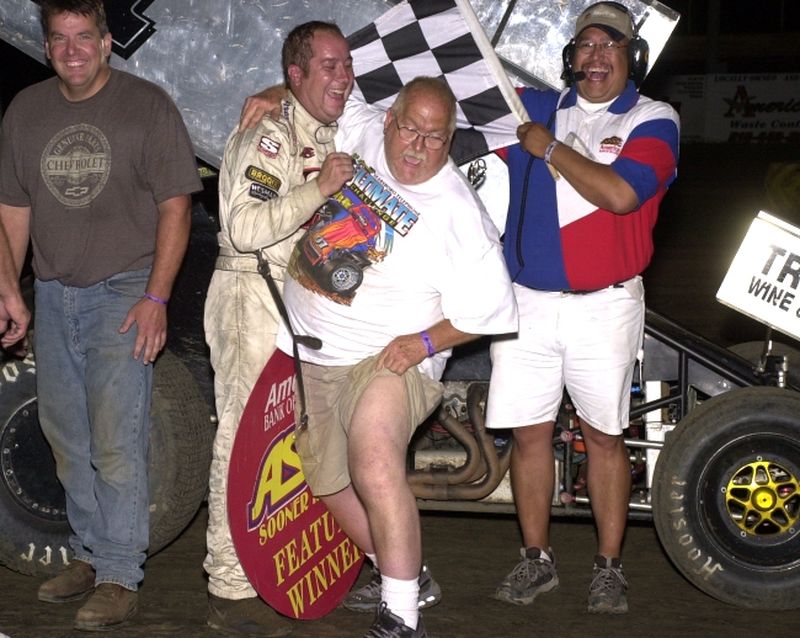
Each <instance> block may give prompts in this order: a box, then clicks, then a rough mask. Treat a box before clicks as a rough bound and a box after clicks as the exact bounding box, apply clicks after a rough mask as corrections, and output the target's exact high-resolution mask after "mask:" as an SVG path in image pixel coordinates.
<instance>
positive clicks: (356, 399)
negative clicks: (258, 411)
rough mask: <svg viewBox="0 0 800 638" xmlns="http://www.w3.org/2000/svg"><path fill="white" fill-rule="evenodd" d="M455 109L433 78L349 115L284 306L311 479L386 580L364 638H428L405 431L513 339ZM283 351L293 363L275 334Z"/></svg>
mask: <svg viewBox="0 0 800 638" xmlns="http://www.w3.org/2000/svg"><path fill="white" fill-rule="evenodd" d="M455 109H456V106H455V98H454V97H453V94H452V92H451V91H450V89H449V87H447V85H446V84H444V83H443V82H441V81H439V80H437V79H434V78H417V79H415V80H414V81H412V82H410V83H409V84H407V85H406V86H405V87H404V88H403V90H402V91H401V93H400V94H399V96H398V98H397V101H396V102H395V104H394V106H393V107H392V108H391V109H390V110H389V111H388V112H384V111H380V110H375V109H372V108H371V107H367V106H365V105H363V104H358V103H353V101H352V100H351V101H350V103H348V107H347V108H346V109H345V113H344V115H343V117H342V119H341V120H340V122H339V123H340V129H339V133H337V138H336V144H337V149H338V150H340V151H344V152H349V153H351V154H352V155H353V160H354V168H353V177H352V179H351V180H349V181H348V182H347V183H346V184H345V186H344V187H343V188H342V190H341V191H340V192H339V193H337V194H336V195H334V196H333V197H332V198H331V200H330V202H329V204H328V205H326V206H325V207H323V208H322V209H320V211H319V212H318V214H317V221H316V223H314V224H313V225H312V227H311V228H310V229H309V231H308V233H307V234H306V236H305V237H304V238H303V239H301V240H300V241H299V242H298V244H297V246H296V248H295V252H294V254H293V256H292V260H291V261H290V264H289V274H290V275H291V277H289V278H287V281H286V285H285V289H284V296H285V302H286V306H287V309H288V311H289V316H290V319H291V323H292V327H293V328H294V330H295V331H296V332H297V333H298V334H304V335H312V336H315V337H318V338H320V339H321V340H322V347H321V348H320V349H319V350H311V349H308V348H306V347H304V346H302V345H299V346H298V347H299V352H300V357H301V359H302V361H303V365H302V372H303V380H304V384H305V390H306V397H307V410H308V426H307V427H305V428H302V427H300V428H298V433H297V449H298V452H299V454H300V458H301V460H302V462H303V470H304V473H305V475H306V479H307V481H308V483H309V486H310V487H311V489H312V491H313V493H314V495H315V496H317V497H319V498H321V499H322V500H323V501H324V502H325V504H326V505H327V507H328V508H329V509H330V510H331V512H332V513H333V515H334V516H335V517H336V520H337V522H338V523H339V524H340V525H341V526H342V528H343V529H344V530H345V532H346V533H347V534H348V535H349V536H350V537H351V538H352V539H353V540H354V541H355V542H356V544H357V545H358V546H359V547H360V548H361V549H362V550H364V551H365V552H366V553H367V554H368V555H370V556H371V558H374V559H375V560H376V561H377V564H378V566H379V568H380V571H381V576H382V580H381V598H382V604H381V606H380V607H379V610H378V614H377V616H376V619H375V623H374V624H373V626H372V628H371V629H370V631H369V632H368V633H367V634H366V636H367V637H371V636H412V637H421V636H425V635H426V634H425V629H424V627H423V624H422V621H421V618H420V617H419V611H418V606H417V596H418V588H419V585H418V580H417V576H418V573H419V570H420V563H421V540H420V524H419V513H418V511H417V507H416V501H415V499H414V495H413V494H412V492H411V489H410V487H409V485H408V482H407V480H406V464H405V462H406V451H407V448H408V443H409V441H410V439H411V436H412V434H413V432H414V430H415V429H416V428H417V427H418V425H419V424H420V423H421V422H422V421H424V420H425V418H427V417H428V416H429V415H430V414H431V413H432V412H433V410H434V409H435V408H436V406H437V405H438V403H439V400H440V398H441V392H442V386H441V383H440V382H439V378H440V377H441V375H442V371H443V369H444V365H445V362H446V360H447V358H448V357H449V355H450V353H451V348H452V347H453V346H456V345H458V344H462V343H465V342H467V341H471V340H472V339H475V338H477V337H478V336H479V335H482V334H500V333H508V332H514V331H515V330H516V329H517V311H516V304H515V301H514V296H513V292H512V290H511V284H510V281H509V277H508V274H507V272H506V268H505V265H504V263H503V258H502V250H501V246H500V243H499V239H498V234H497V230H496V229H495V227H494V226H493V224H492V222H491V221H490V220H489V218H488V215H487V214H486V211H485V210H484V209H483V207H482V205H481V203H480V200H479V199H478V197H477V196H476V194H475V192H474V191H473V190H472V188H471V187H470V186H469V184H468V183H467V181H466V180H465V178H464V177H463V175H462V174H461V173H460V172H459V171H458V169H457V168H456V166H455V164H454V163H453V162H452V160H450V159H449V157H448V152H449V147H450V141H451V139H452V135H453V131H454V129H455ZM278 346H279V347H280V348H281V349H282V350H284V351H285V352H289V353H290V352H291V351H292V347H291V337H290V336H289V334H288V332H287V331H285V330H283V329H282V331H281V332H280V333H279V336H278Z"/></svg>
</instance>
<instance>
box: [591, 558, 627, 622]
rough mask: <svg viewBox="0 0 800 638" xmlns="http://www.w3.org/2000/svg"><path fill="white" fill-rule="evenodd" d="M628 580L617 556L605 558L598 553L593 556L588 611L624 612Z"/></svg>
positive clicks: (603, 612)
mask: <svg viewBox="0 0 800 638" xmlns="http://www.w3.org/2000/svg"><path fill="white" fill-rule="evenodd" d="M627 589H628V582H627V581H626V580H625V575H624V574H623V573H622V563H621V562H620V560H619V558H607V557H605V556H600V555H599V554H598V555H597V556H595V557H594V567H593V568H592V584H591V585H589V613H592V614H625V613H627V612H628V599H627V598H626V597H625V591H626V590H627Z"/></svg>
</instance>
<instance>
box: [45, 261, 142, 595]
mask: <svg viewBox="0 0 800 638" xmlns="http://www.w3.org/2000/svg"><path fill="white" fill-rule="evenodd" d="M149 273H150V271H149V269H147V270H139V271H135V272H126V273H121V274H118V275H114V276H113V277H110V278H109V279H107V280H105V281H102V282H100V283H98V284H95V285H93V286H89V287H88V288H74V287H71V286H64V285H62V284H61V283H59V282H58V281H39V280H37V281H36V284H35V291H36V297H35V300H36V313H35V326H34V327H35V332H34V339H35V352H36V368H37V370H36V386H37V394H38V402H39V421H40V422H41V426H42V432H43V433H44V436H45V438H46V439H47V441H48V443H49V444H50V447H51V448H52V450H53V456H54V457H55V460H56V472H57V474H58V479H59V480H60V481H61V484H62V485H63V486H64V491H65V493H66V497H67V518H68V520H69V524H70V527H71V528H72V535H71V536H70V540H69V543H70V547H71V549H72V551H73V553H74V554H75V558H77V559H78V560H82V561H85V562H87V563H90V564H91V565H92V566H93V567H94V569H95V571H96V581H95V582H96V583H97V584H100V583H116V584H118V585H122V586H123V587H125V588H127V589H131V590H134V591H135V590H136V589H137V586H138V583H139V582H140V581H141V580H142V578H143V577H144V572H143V571H142V565H143V563H144V560H145V551H146V550H147V545H148V534H149V517H148V490H147V444H148V436H149V423H150V399H151V394H152V386H153V368H152V366H149V365H144V364H143V363H142V362H141V360H136V359H134V358H133V347H134V342H135V340H136V326H135V325H134V326H132V327H131V328H130V329H129V330H128V332H127V333H126V334H120V333H119V327H120V326H121V325H122V322H123V320H124V318H125V315H126V314H127V313H128V310H130V308H131V306H133V305H134V304H135V303H136V302H137V301H138V300H139V299H140V298H141V296H142V294H143V293H144V291H145V286H146V284H147V279H148V276H149Z"/></svg>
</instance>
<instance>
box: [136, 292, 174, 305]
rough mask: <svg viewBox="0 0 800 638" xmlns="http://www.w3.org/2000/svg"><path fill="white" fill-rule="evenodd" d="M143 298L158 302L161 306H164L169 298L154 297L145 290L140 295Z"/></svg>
mask: <svg viewBox="0 0 800 638" xmlns="http://www.w3.org/2000/svg"><path fill="white" fill-rule="evenodd" d="M142 297H144V298H145V299H149V300H150V301H155V302H156V303H160V304H161V305H162V306H166V305H167V302H168V301H169V299H162V298H161V297H156V296H155V295H151V294H150V293H149V292H146V293H144V294H143V295H142Z"/></svg>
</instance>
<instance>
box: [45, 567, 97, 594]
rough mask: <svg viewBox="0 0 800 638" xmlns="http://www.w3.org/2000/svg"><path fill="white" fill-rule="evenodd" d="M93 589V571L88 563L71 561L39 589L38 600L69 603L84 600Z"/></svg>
mask: <svg viewBox="0 0 800 638" xmlns="http://www.w3.org/2000/svg"><path fill="white" fill-rule="evenodd" d="M92 589H94V569H93V568H92V566H91V565H90V564H89V563H84V562H83V561H80V560H73V561H72V562H71V563H70V564H69V565H68V566H67V568H66V569H64V570H63V571H62V572H61V573H59V574H58V575H57V576H56V577H54V578H51V579H50V580H48V581H45V582H44V583H42V585H41V586H40V587H39V594H38V596H39V600H41V601H42V602H45V603H69V602H72V601H73V600H81V599H82V598H85V597H86V595H87V594H89V592H91V591H92Z"/></svg>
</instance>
